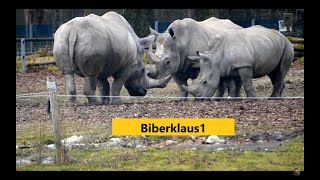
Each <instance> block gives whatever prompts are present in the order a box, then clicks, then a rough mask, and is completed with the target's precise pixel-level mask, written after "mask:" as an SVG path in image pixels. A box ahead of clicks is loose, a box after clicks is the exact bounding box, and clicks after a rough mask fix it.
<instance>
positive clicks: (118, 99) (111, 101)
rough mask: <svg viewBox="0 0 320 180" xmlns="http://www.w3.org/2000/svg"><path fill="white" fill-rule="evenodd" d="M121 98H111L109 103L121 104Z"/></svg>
mask: <svg viewBox="0 0 320 180" xmlns="http://www.w3.org/2000/svg"><path fill="white" fill-rule="evenodd" d="M123 102H124V101H123V100H122V99H120V98H116V99H111V100H110V104H111V105H117V104H123Z"/></svg>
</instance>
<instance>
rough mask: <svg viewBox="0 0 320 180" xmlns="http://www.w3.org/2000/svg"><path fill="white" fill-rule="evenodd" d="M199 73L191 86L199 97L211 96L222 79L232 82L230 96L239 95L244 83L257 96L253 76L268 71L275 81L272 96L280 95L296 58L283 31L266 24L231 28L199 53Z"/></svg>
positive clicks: (249, 94) (247, 89) (213, 39)
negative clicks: (266, 26)
mask: <svg viewBox="0 0 320 180" xmlns="http://www.w3.org/2000/svg"><path fill="white" fill-rule="evenodd" d="M198 54H199V56H200V57H199V56H198V58H195V57H190V58H191V59H193V60H195V61H198V60H200V73H199V76H198V78H197V79H195V80H194V81H193V83H192V85H190V86H189V87H187V86H182V87H183V88H184V89H185V90H186V91H188V92H189V93H191V94H192V95H193V96H196V97H211V96H213V94H214V92H215V91H216V89H217V88H218V85H219V81H220V80H226V81H227V82H228V83H230V87H231V89H230V96H240V88H241V85H243V87H244V90H245V92H246V94H247V96H248V97H255V96H256V95H255V91H254V87H253V83H252V78H259V77H262V76H265V75H268V76H269V78H270V79H271V82H272V84H273V91H272V94H271V97H280V96H281V94H282V91H283V89H284V87H285V85H284V78H285V76H286V74H287V72H288V70H289V68H290V65H291V63H292V61H293V58H294V50H293V46H292V44H291V43H290V41H289V40H288V39H287V38H286V37H285V36H284V35H283V34H281V33H280V32H278V31H276V30H273V29H268V28H265V27H263V26H259V25H257V26H252V27H249V28H245V29H238V30H230V31H226V32H224V33H221V34H218V35H216V36H214V37H213V38H212V39H211V40H210V42H209V43H208V47H207V50H206V52H205V53H204V54H202V53H198Z"/></svg>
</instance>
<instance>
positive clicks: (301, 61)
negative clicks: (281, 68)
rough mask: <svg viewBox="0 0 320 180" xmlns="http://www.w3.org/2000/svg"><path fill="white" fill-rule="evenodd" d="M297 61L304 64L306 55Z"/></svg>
mask: <svg viewBox="0 0 320 180" xmlns="http://www.w3.org/2000/svg"><path fill="white" fill-rule="evenodd" d="M297 61H298V63H299V64H301V65H304V56H303V57H300V58H299V59H298V60H297Z"/></svg>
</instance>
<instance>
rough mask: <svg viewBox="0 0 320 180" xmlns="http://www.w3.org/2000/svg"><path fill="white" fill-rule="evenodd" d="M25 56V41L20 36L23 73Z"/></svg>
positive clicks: (22, 71)
mask: <svg viewBox="0 0 320 180" xmlns="http://www.w3.org/2000/svg"><path fill="white" fill-rule="evenodd" d="M25 57H26V41H25V39H24V38H21V73H24V72H25V71H26V63H25Z"/></svg>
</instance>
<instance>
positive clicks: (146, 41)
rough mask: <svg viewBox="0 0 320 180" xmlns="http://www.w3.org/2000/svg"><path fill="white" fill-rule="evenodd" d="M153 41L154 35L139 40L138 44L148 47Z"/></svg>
mask: <svg viewBox="0 0 320 180" xmlns="http://www.w3.org/2000/svg"><path fill="white" fill-rule="evenodd" d="M154 39H155V35H149V36H148V37H144V38H140V44H141V45H143V46H148V45H149V44H151V43H152V42H153V41H154Z"/></svg>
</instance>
